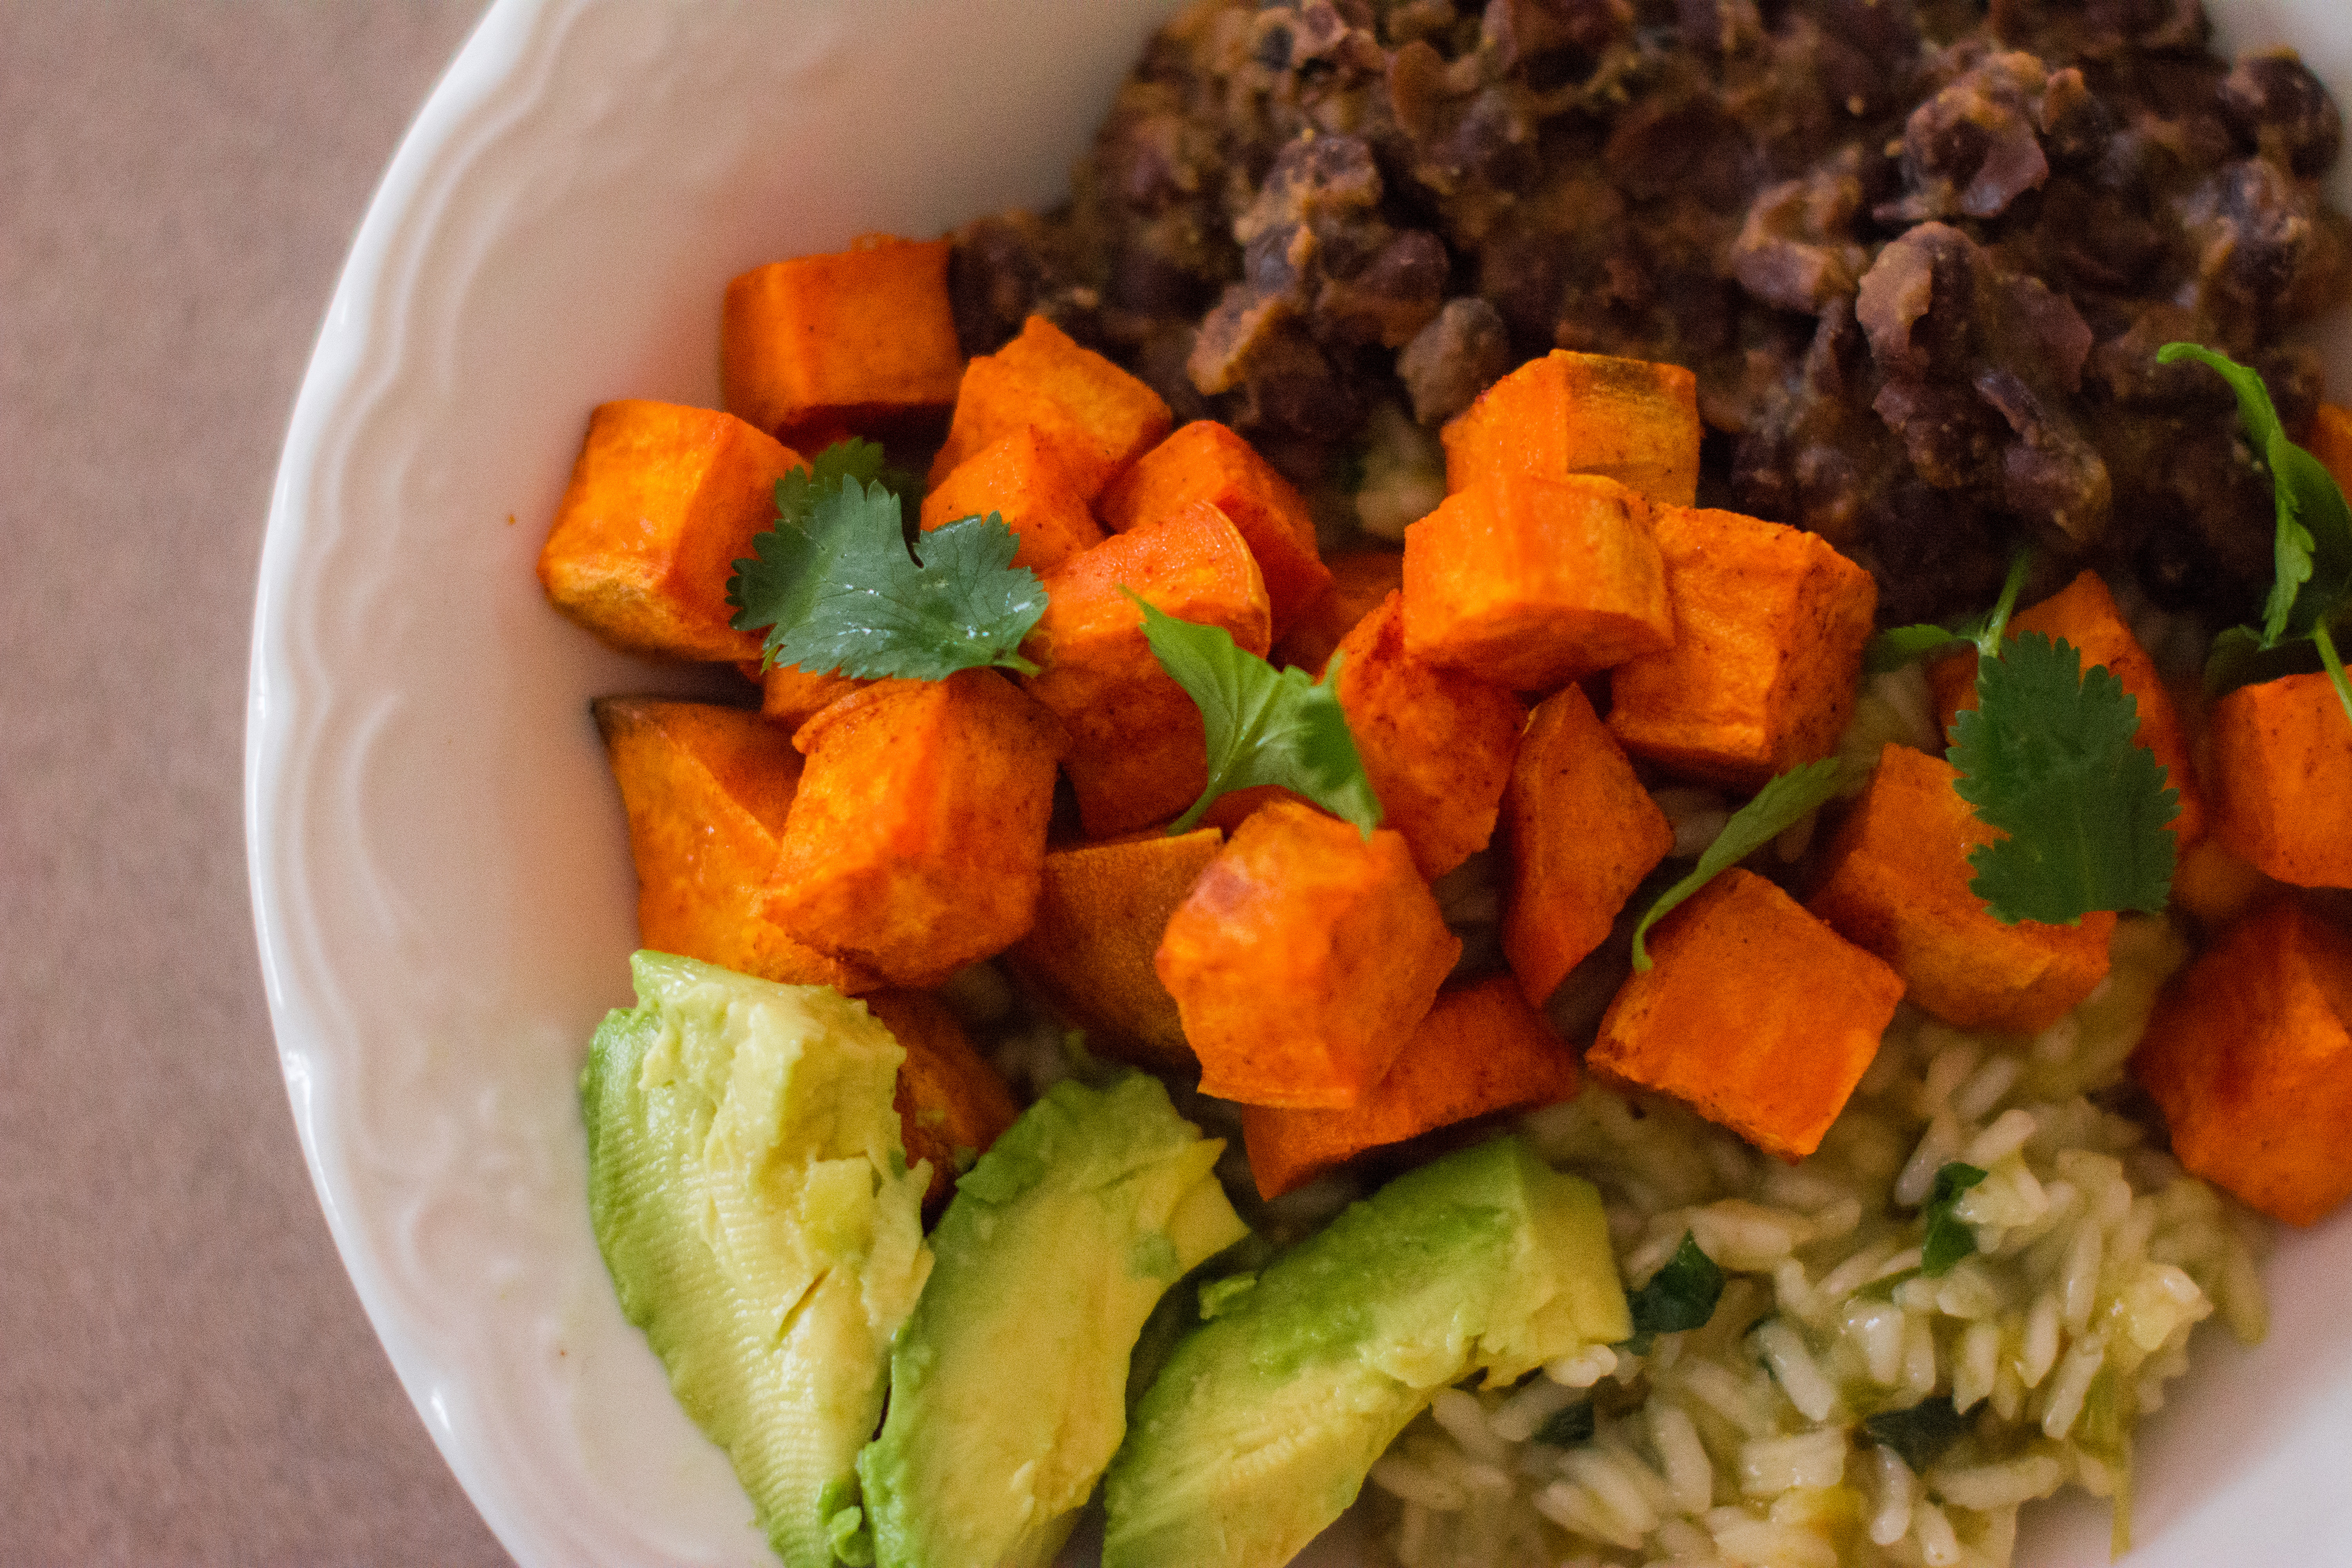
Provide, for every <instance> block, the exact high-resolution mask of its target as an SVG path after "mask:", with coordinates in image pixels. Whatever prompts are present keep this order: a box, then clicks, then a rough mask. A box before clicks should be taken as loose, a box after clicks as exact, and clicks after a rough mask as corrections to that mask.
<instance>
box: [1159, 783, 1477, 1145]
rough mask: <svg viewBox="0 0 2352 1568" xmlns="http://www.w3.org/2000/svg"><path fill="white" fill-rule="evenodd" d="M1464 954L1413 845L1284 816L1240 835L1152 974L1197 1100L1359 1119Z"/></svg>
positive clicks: (1308, 815)
mask: <svg viewBox="0 0 2352 1568" xmlns="http://www.w3.org/2000/svg"><path fill="white" fill-rule="evenodd" d="M1461 954H1462V943H1461V942H1460V941H1459V940H1458V939H1457V938H1455V937H1454V934H1453V933H1452V932H1451V931H1447V930H1446V929H1445V922H1444V919H1443V918H1442V917H1441V916H1440V915H1439V913H1438V909H1437V900H1435V898H1433V896H1431V893H1430V891H1429V884H1428V883H1426V882H1424V881H1423V880H1422V879H1421V875H1420V873H1418V872H1417V871H1415V870H1414V869H1413V868H1412V852H1411V851H1410V850H1408V849H1407V848H1406V847H1405V843H1404V839H1403V838H1402V837H1400V836H1399V835H1397V834H1395V833H1391V832H1390V831H1388V830H1387V829H1385V828H1382V829H1381V830H1379V831H1377V832H1375V833H1374V834H1373V835H1372V836H1371V837H1370V839H1366V838H1364V837H1361V836H1360V834H1358V832H1357V831H1356V829H1355V828H1354V827H1353V826H1350V825H1349V824H1348V823H1344V822H1341V821H1339V820H1338V819H1337V818H1335V817H1330V816H1324V815H1323V814H1322V813H1321V812H1318V811H1317V810H1315V809H1314V808H1313V807H1311V806H1307V805H1298V804H1297V803H1295V802H1292V801H1279V800H1278V801H1274V802H1272V803H1270V804H1268V805H1264V806H1261V807H1259V808H1258V809H1257V810H1256V811H1255V812H1254V813H1252V814H1251V816H1250V817H1249V819H1248V820H1247V821H1245V822H1244V823H1243V824H1242V825H1241V826H1240V827H1239V828H1237V829H1235V830H1234V836H1233V837H1232V838H1231V839H1230V840H1229V841H1228V842H1227V843H1226V845H1225V847H1224V848H1223V850H1221V851H1220V852H1219V853H1218V855H1217V858H1215V859H1213V860H1212V861H1211V862H1210V863H1209V866H1208V868H1207V869H1206V870H1204V871H1202V873H1201V875H1200V877H1199V879H1197V880H1196V881H1195V882H1194V883H1193V884H1192V890H1191V891H1190V892H1189V893H1187V894H1186V895H1185V898H1184V901H1183V902H1182V903H1181V904H1180V905H1179V906H1178V907H1177V910H1176V912H1175V913H1174V914H1173V915H1172V916H1171V917H1170V918H1169V921H1168V929H1167V931H1166V932H1165V933H1164V934H1163V935H1162V936H1161V937H1160V949H1159V952H1158V953H1157V954H1156V955H1155V957H1154V960H1153V966H1154V968H1155V969H1156V970H1157V971H1158V973H1159V975H1160V984H1163V985H1165V986H1166V987H1167V988H1168V993H1169V994H1170V995H1171V996H1173V997H1175V999H1176V1008H1177V1012H1178V1013H1179V1015H1180V1016H1181V1017H1182V1019H1183V1023H1184V1038H1185V1039H1186V1041H1187V1042H1188V1043H1189V1044H1190V1045H1191V1046H1192V1051H1193V1054H1194V1055H1195V1056H1197V1057H1199V1058H1201V1092H1202V1093H1203V1094H1212V1095H1216V1096H1219V1097H1220V1098H1223V1099H1226V1100H1240V1101H1242V1102H1243V1103H1244V1104H1250V1105H1276V1106H1285V1107H1290V1108H1300V1109H1309V1110H1313V1109H1323V1110H1345V1109H1347V1108H1349V1107H1351V1106H1355V1105H1360V1104H1361V1103H1362V1102H1363V1100H1364V1097H1365V1096H1366V1095H1367V1094H1369V1093H1370V1091H1371V1089H1372V1086H1373V1085H1374V1084H1376V1083H1378V1082H1379V1081H1380V1079H1381V1074H1383V1073H1385V1072H1387V1071H1388V1069H1389V1065H1390V1063H1391V1062H1392V1061H1394V1060H1395V1059H1396V1054H1397V1052H1399V1051H1400V1050H1402V1049H1403V1048H1404V1043H1405V1041H1406V1040H1408V1039H1410V1038H1411V1037H1412V1031H1413V1029H1414V1028H1415V1027H1416V1026H1419V1024H1420V1023H1421V1020H1422V1018H1423V1016H1425V1015H1426V1014H1427V1013H1428V1011H1429V1008H1430V1004H1431V1003H1432V1002H1433V1001H1434V1000H1435V999H1436V997H1437V988H1438V985H1439V984H1440V983H1442V982H1443V981H1444V978H1445V976H1446V973H1448V972H1449V971H1450V970H1451V969H1452V968H1453V967H1454V960H1455V959H1457V958H1459V957H1460V956H1461Z"/></svg>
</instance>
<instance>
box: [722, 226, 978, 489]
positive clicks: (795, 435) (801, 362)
mask: <svg viewBox="0 0 2352 1568" xmlns="http://www.w3.org/2000/svg"><path fill="white" fill-rule="evenodd" d="M948 249H949V247H948V242H947V241H945V240H943V239H941V240H908V239H898V238H894V237H891V236H889V235H882V234H869V235H864V236H861V237H859V238H857V239H856V240H855V241H853V242H851V245H850V247H849V248H848V249H847V250H843V251H835V252H833V253H831V254H828V255H823V256H801V257H795V258H793V259H792V260H790V261H778V262H772V263H771V264H770V265H768V266H765V267H759V268H753V269H752V270H751V271H749V272H746V273H744V274H743V275H742V276H741V277H740V278H737V279H734V281H732V282H730V283H729V284H728V285H727V299H726V303H725V306H724V307H723V309H722V311H721V314H720V323H719V383H720V385H721V387H722V389H723V396H724V397H725V400H726V404H727V408H728V411H729V412H730V413H732V414H737V415H740V416H742V417H743V418H744V419H746V420H748V421H750V422H751V424H753V425H756V426H759V427H760V428H761V429H762V430H770V431H774V432H776V433H777V434H778V435H780V436H781V437H783V438H784V439H786V440H798V441H803V443H804V444H805V445H808V446H810V447H821V446H824V444H825V443H826V442H828V441H832V440H835V439H838V438H839V437H843V436H845V435H848V434H850V433H851V432H853V431H865V430H868V429H872V428H877V427H884V426H890V425H892V424H895V423H898V422H900V421H903V420H905V419H907V418H908V417H909V416H918V415H921V414H925V413H936V412H937V411H940V410H943V409H945V408H946V407H947V406H948V405H950V404H951V403H953V402H954V401H955V397H956V386H957V384H958V383H959V381H960V380H961V378H962V375H963V351H962V349H961V347H960V346H958V344H957V342H956V330H955V314H954V311H953V310H951V309H950V306H949V304H948ZM935 428H936V426H935Z"/></svg>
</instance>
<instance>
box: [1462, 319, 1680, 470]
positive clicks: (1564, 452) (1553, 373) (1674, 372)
mask: <svg viewBox="0 0 2352 1568" xmlns="http://www.w3.org/2000/svg"><path fill="white" fill-rule="evenodd" d="M1698 440H1699V422H1698V378H1697V377H1696V376H1695V375H1693V374H1691V373H1690V372H1689V371H1686V370H1685V369H1683V368H1682V367H1681V366H1680V365H1672V364H1655V363H1651V362H1649V361H1646V360H1635V359H1616V358H1612V356H1610V355H1607V354H1580V353H1570V352H1569V351H1568V350H1566V349H1554V350H1553V351H1552V352H1551V353H1549V354H1548V355H1546V356H1545V357H1544V358H1542V359H1539V360H1530V361H1529V362H1528V363H1526V364H1523V365H1521V366H1520V367H1519V368H1518V369H1517V370H1515V371H1513V372H1512V373H1511V374H1508V375H1507V376H1505V377H1503V379H1502V380H1500V381H1498V382H1496V383H1495V384H1494V385H1492V386H1490V387H1488V388H1487V389H1486V391H1485V392H1483V393H1481V394H1480V395H1479V397H1478V401H1477V402H1475V403H1474V404H1472V405H1470V406H1469V407H1468V408H1466V409H1465V410H1463V412H1462V413H1461V414H1459V415H1457V416H1455V417H1454V419H1453V421H1452V422H1451V423H1449V424H1448V425H1447V426H1445V429H1444V441H1445V488H1446V489H1450V490H1466V489H1473V488H1475V487H1476V486H1478V485H1483V484H1490V483H1492V482H1493V481H1495V480H1496V479H1502V478H1504V477H1506V476H1509V475H1515V474H1522V475H1526V476H1528V477H1530V478H1533V479H1565V478H1567V477H1568V476H1569V475H1570V474H1605V475H1606V476H1608V477H1609V478H1610V479H1616V480H1619V481H1620V482H1622V483H1623V484H1627V485H1631V486H1632V487H1633V489H1637V490H1639V491H1641V492H1642V493H1643V495H1645V496H1647V497H1648V498H1649V499H1650V500H1654V501H1656V502H1658V503H1659V504H1661V505H1668V506H1688V505H1690V504H1691V502H1692V501H1694V500H1696V499H1697V498H1698Z"/></svg>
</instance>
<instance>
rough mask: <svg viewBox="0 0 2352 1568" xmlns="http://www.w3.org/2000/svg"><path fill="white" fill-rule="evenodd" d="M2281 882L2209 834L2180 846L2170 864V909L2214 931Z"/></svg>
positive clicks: (2238, 916) (2233, 920) (2258, 901)
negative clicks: (2180, 848) (2184, 847)
mask: <svg viewBox="0 0 2352 1568" xmlns="http://www.w3.org/2000/svg"><path fill="white" fill-rule="evenodd" d="M2283 886H2284V884H2283V883H2281V882H2279V881H2278V880H2277V879H2274V878H2272V877H2269V876H2266V875H2264V874H2263V871H2262V870H2261V869H2260V868H2258V867H2256V866H2254V865H2252V864H2251V863H2250V862H2248V861H2245V860H2242V859H2241V858H2239V857H2238V856H2237V855H2236V854H2235V853H2234V852H2233V851H2231V849H2230V848H2229V847H2227V846H2226V845H2224V844H2223V843H2222V842H2221V840H2220V839H2219V838H2216V837H2214V836H2213V835H2211V834H2210V833H2209V834H2207V835H2206V836H2205V837H2202V838H2200V839H2199V840H2198V841H2197V842H2196V843H2194V844H2191V845H2190V846H2189V847H2188V848H2186V849H2183V850H2182V851H2181V852H2180V858H2179V860H2178V861H2177V862H2175V863H2174V865H2173V868H2172V899H2171V908H2172V909H2173V910H2176V911H2178V912H2179V913H2182V914H2185V915H2187V916H2188V917H2189V919H2191V920H2193V921H2196V922H2197V923H2198V925H2199V926H2200V927H2202V928H2203V929H2204V930H2206V931H2221V930H2222V929H2223V928H2224V927H2227V926H2231V925H2235V924H2236V923H2237V922H2238V920H2239V918H2240V917H2241V916H2242V915H2244V914H2245V913H2246V911H2248V910H2251V909H2252V908H2253V907H2254V906H2255V905H2256V904H2258V903H2260V902H2262V901H2263V900H2265V899H2268V898H2270V897H2272V896H2273V894H2275V893H2277V892H2278V891H2279V889H2281V888H2282V887H2283Z"/></svg>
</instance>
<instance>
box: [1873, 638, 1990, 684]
mask: <svg viewBox="0 0 2352 1568" xmlns="http://www.w3.org/2000/svg"><path fill="white" fill-rule="evenodd" d="M1975 641H1976V638H1975V637H1973V636H1971V635H1970V634H1969V633H1967V632H1959V631H1953V630H1951V629H1949V628H1948V627H1945V626H1895V627H1893V628H1891V629H1889V630H1887V631H1883V632H1880V633H1879V634H1878V635H1877V636H1875V637H1872V638H1871V639H1870V641H1869V642H1867V643H1865V644H1864V645H1863V649H1862V671H1863V673H1864V675H1888V674H1891V673H1893V672H1894V671H1895V670H1898V669H1900V668H1903V667H1904V666H1905V665H1906V664H1916V663H1918V662H1919V661H1920V660H1921V659H1927V658H1938V657H1940V656H1942V655H1944V654H1948V653H1958V651H1959V650H1960V649H1962V648H1964V647H1969V645H1970V644H1971V643H1973V642H1975Z"/></svg>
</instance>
